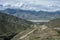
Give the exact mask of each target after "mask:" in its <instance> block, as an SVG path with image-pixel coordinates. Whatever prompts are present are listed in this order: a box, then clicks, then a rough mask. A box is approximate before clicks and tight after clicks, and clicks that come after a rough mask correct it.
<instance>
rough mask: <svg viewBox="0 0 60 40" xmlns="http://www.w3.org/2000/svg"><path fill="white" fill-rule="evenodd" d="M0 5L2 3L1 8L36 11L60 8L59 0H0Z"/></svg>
mask: <svg viewBox="0 0 60 40" xmlns="http://www.w3.org/2000/svg"><path fill="white" fill-rule="evenodd" d="M0 5H3V9H4V8H8V7H11V8H21V9H24V10H36V11H39V10H44V11H56V10H60V0H0ZM0 9H2V8H1V7H0Z"/></svg>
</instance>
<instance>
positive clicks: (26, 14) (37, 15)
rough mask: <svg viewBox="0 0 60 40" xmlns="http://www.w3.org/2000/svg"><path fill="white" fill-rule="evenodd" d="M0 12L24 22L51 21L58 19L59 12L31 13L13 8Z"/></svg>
mask: <svg viewBox="0 0 60 40" xmlns="http://www.w3.org/2000/svg"><path fill="white" fill-rule="evenodd" d="M0 11H1V12H4V13H7V14H10V15H14V16H16V17H19V18H22V19H26V20H40V19H43V20H44V19H45V20H51V19H55V18H60V11H55V12H48V11H32V10H22V9H13V8H7V9H5V10H0Z"/></svg>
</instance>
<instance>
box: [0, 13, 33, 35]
mask: <svg viewBox="0 0 60 40" xmlns="http://www.w3.org/2000/svg"><path fill="white" fill-rule="evenodd" d="M32 25H33V23H32V22H29V21H26V20H24V19H20V18H17V17H15V16H12V15H8V14H5V13H1V12H0V36H9V35H13V34H17V33H19V32H21V31H24V30H26V29H31V28H32Z"/></svg>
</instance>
